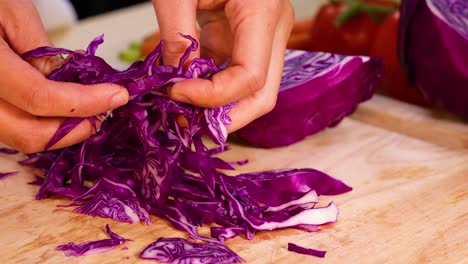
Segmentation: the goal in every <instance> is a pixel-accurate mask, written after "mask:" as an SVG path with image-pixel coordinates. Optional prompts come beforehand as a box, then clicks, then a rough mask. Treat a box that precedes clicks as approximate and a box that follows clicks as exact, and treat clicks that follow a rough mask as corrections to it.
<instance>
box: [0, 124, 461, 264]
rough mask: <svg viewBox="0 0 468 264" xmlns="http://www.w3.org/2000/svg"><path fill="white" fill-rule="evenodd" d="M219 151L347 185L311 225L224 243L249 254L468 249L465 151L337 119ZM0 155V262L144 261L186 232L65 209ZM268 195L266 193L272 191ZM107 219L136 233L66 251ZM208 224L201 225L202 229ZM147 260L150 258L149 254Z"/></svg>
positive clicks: (384, 257) (439, 257)
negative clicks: (90, 249)
mask: <svg viewBox="0 0 468 264" xmlns="http://www.w3.org/2000/svg"><path fill="white" fill-rule="evenodd" d="M232 147H233V149H232V150H231V151H228V152H226V153H225V154H223V155H222V157H223V158H225V159H227V160H239V159H244V158H248V159H249V160H250V163H249V164H248V165H247V166H243V167H240V168H239V169H238V171H239V172H246V171H259V170H269V169H280V168H299V167H313V168H317V169H321V170H324V171H325V172H327V173H329V174H331V175H333V176H334V177H336V178H339V179H342V180H343V181H345V182H346V183H348V184H349V185H351V186H352V187H353V188H354V190H353V191H352V192H350V193H348V194H345V195H341V196H337V197H322V199H323V201H322V202H323V203H326V202H328V201H331V200H333V201H335V203H336V204H337V205H338V207H339V208H340V216H339V220H338V222H337V223H335V224H331V225H326V226H323V228H322V231H321V232H318V233H306V232H302V231H299V230H295V229H284V230H277V231H271V232H260V233H259V234H258V235H257V236H256V237H255V239H253V240H252V241H246V240H244V239H242V238H236V239H233V240H231V241H228V243H227V245H228V246H229V247H231V248H232V249H233V250H235V251H236V252H237V253H238V254H240V256H242V257H243V258H244V259H245V260H246V261H247V262H248V263H342V262H343V260H346V262H347V263H421V264H423V263H424V264H425V263H437V264H439V263H463V261H465V259H466V258H467V257H468V250H467V248H466V246H465V245H466V244H467V243H468V231H467V230H468V221H467V220H468V219H467V215H468V209H467V208H468V207H467V206H468V202H467V199H466V196H467V190H468V153H467V152H466V151H464V150H451V149H448V148H444V147H441V146H437V145H434V144H429V143H426V142H422V141H420V140H416V139H413V138H410V137H406V136H403V135H401V134H398V133H394V132H389V131H386V130H383V129H380V128H376V127H373V126H369V125H366V124H364V123H361V122H357V121H353V120H345V121H344V122H343V123H342V124H341V125H340V126H338V127H337V128H334V129H329V130H327V131H325V132H323V133H320V134H317V135H315V136H312V137H309V138H307V139H306V140H304V141H302V142H300V143H297V144H294V145H291V146H288V147H284V148H278V149H273V150H264V149H255V148H251V147H247V146H241V145H233V146H232ZM20 158H21V155H16V156H1V157H0V160H1V163H0V171H8V170H20V171H21V173H20V174H19V175H17V176H12V177H9V178H7V179H4V180H2V181H0V189H1V190H2V191H1V193H0V201H1V202H0V233H1V234H2V238H1V240H0V263H64V262H67V263H145V262H147V261H141V260H139V259H138V257H137V255H138V253H139V252H140V251H141V250H142V249H143V248H144V247H145V246H146V245H147V244H149V243H150V242H152V241H153V240H156V239H157V238H158V237H161V236H162V237H186V235H185V234H184V233H181V232H179V231H176V230H174V229H173V228H172V227H171V226H170V225H169V224H168V223H167V222H166V221H164V220H161V219H158V218H155V217H153V219H152V220H153V222H154V224H153V225H150V226H145V225H143V224H134V225H130V224H124V223H116V222H114V221H111V220H108V219H101V218H93V217H88V216H84V215H78V214H76V213H73V212H72V211H71V209H70V208H57V207H56V205H59V204H66V201H65V200H62V199H47V200H43V201H36V200H34V194H35V192H36V191H37V187H34V186H31V185H28V184H26V183H27V182H28V181H30V180H32V178H33V177H32V172H31V171H29V170H27V169H24V168H21V167H19V166H18V165H16V161H17V160H18V159H20ZM272 195H273V194H272ZM106 223H110V225H111V228H112V229H113V230H114V231H115V232H117V233H118V234H120V235H122V236H124V237H128V238H131V239H133V240H135V242H131V243H127V244H126V245H125V246H128V248H129V250H125V251H123V250H120V248H121V247H118V248H117V249H116V250H114V251H112V252H108V253H105V254H102V255H95V256H86V257H79V258H67V257H65V256H64V255H63V253H62V252H58V251H55V250H54V248H55V246H56V245H58V244H62V243H67V242H69V241H75V242H81V241H85V240H89V239H100V238H104V237H105V234H104V232H103V227H104V225H105V224H106ZM206 231H207V230H203V231H202V233H203V232H206ZM291 241H293V242H295V243H297V244H299V245H302V246H309V247H313V248H317V249H321V250H327V251H328V253H327V256H326V258H325V259H316V258H313V257H309V256H303V255H298V254H293V253H291V252H288V251H287V249H286V246H287V243H288V242H291ZM148 263H149V262H148Z"/></svg>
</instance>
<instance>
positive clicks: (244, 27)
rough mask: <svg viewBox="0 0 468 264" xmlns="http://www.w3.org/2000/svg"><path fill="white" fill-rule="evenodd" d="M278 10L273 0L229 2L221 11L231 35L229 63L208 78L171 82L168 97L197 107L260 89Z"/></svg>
mask: <svg viewBox="0 0 468 264" xmlns="http://www.w3.org/2000/svg"><path fill="white" fill-rule="evenodd" d="M247 6H248V8H247ZM278 9H280V7H278V6H277V1H251V2H249V5H245V2H244V1H240V0H238V1H229V2H228V3H227V4H226V6H225V12H226V16H227V18H228V21H229V24H230V27H231V31H232V32H233V34H234V44H233V52H232V63H231V65H230V66H229V67H228V68H227V69H225V70H223V71H222V72H220V73H218V74H216V75H214V76H213V78H212V79H211V80H201V79H190V80H186V81H183V82H180V83H177V84H175V85H174V86H173V87H172V88H171V89H170V93H169V94H170V96H171V97H172V98H173V99H174V100H177V101H182V102H185V103H191V104H195V105H198V106H203V107H218V106H221V105H225V104H227V103H231V102H234V101H237V100H240V99H242V98H244V97H246V96H248V95H252V94H254V93H255V92H256V91H258V90H259V89H261V88H262V87H263V86H264V85H265V81H266V78H267V72H268V66H269V64H270V57H271V51H272V44H273V36H274V32H275V29H276V25H277V21H278V17H279V16H280V12H279V10H278ZM201 26H202V28H203V25H201ZM275 63H276V62H275Z"/></svg>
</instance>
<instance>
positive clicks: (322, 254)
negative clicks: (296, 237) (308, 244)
mask: <svg viewBox="0 0 468 264" xmlns="http://www.w3.org/2000/svg"><path fill="white" fill-rule="evenodd" d="M288 251H292V252H296V253H299V254H304V255H310V256H314V257H319V258H324V257H325V253H327V252H326V251H321V250H316V249H313V248H305V247H301V246H298V245H296V244H294V243H288Z"/></svg>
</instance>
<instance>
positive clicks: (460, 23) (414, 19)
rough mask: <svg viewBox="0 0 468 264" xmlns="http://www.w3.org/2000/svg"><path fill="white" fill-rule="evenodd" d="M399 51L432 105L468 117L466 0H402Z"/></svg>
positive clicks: (406, 67) (467, 21) (467, 19)
mask: <svg viewBox="0 0 468 264" xmlns="http://www.w3.org/2000/svg"><path fill="white" fill-rule="evenodd" d="M399 55H400V61H401V63H402V65H403V67H404V69H405V71H406V73H407V76H408V78H409V80H410V81H411V82H413V83H415V84H416V86H417V87H418V88H419V89H420V90H421V92H422V93H423V94H424V96H425V97H427V99H428V100H430V102H431V103H432V104H433V105H435V106H438V107H441V108H443V109H446V110H448V111H449V112H452V113H454V114H456V115H458V116H460V117H462V118H465V119H468V1H466V0H406V1H403V3H402V6H401V21H400V31H399Z"/></svg>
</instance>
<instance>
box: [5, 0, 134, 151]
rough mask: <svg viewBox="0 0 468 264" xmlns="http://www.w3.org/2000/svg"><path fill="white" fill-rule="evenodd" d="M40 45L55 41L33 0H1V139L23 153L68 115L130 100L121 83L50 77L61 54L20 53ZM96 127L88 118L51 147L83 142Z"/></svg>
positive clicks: (93, 111) (101, 109)
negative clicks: (33, 55) (28, 57)
mask: <svg viewBox="0 0 468 264" xmlns="http://www.w3.org/2000/svg"><path fill="white" fill-rule="evenodd" d="M41 46H52V43H51V42H50V40H49V39H48V37H47V34H46V32H45V30H44V28H43V25H42V23H41V20H40V18H39V15H38V14H37V11H36V9H35V7H34V5H33V4H32V2H31V1H25V0H15V1H5V0H0V58H1V59H0V73H1V74H0V143H3V144H6V145H8V146H10V147H13V148H15V149H17V150H19V151H22V152H24V153H33V152H38V151H42V150H44V147H45V145H46V144H47V143H48V141H49V140H50V138H51V137H52V136H53V134H54V133H55V131H56V130H57V129H58V128H59V126H60V124H61V123H62V122H63V121H64V119H65V118H66V117H89V116H92V115H96V114H100V113H103V112H107V111H110V110H112V109H114V108H117V107H119V106H121V105H124V104H126V103H127V102H128V92H127V91H126V89H125V88H123V87H120V86H118V85H114V84H97V85H86V86H85V85H81V84H76V83H65V82H56V81H51V80H48V79H47V78H46V77H45V76H46V75H47V74H48V73H50V71H51V70H53V69H54V68H56V67H58V66H60V65H61V64H62V63H63V62H64V60H63V59H62V58H61V57H48V58H43V59H33V60H28V61H24V60H22V59H21V57H20V55H21V54H22V53H24V52H26V51H29V50H32V49H34V48H37V47H41ZM93 132H94V128H93V126H92V124H91V123H90V122H89V121H84V122H82V123H81V124H80V125H78V126H77V127H76V128H75V129H74V130H73V131H72V132H71V133H69V134H68V135H67V136H65V137H64V138H63V139H62V140H60V141H59V142H58V143H57V144H56V145H55V146H53V149H55V148H62V147H66V146H70V145H73V144H75V143H78V142H81V141H83V140H84V139H86V138H87V137H89V136H90V135H92V134H93Z"/></svg>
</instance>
